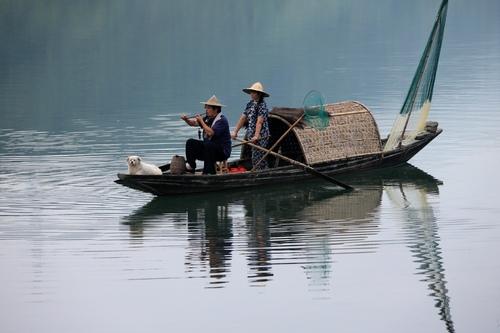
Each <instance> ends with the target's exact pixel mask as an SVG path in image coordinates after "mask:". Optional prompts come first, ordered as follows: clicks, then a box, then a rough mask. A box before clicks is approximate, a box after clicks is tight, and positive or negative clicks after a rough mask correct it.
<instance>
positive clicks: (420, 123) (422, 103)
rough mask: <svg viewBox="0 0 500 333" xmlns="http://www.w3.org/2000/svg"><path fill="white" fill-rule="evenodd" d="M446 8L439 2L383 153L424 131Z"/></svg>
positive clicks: (445, 0) (444, 0) (443, 3)
mask: <svg viewBox="0 0 500 333" xmlns="http://www.w3.org/2000/svg"><path fill="white" fill-rule="evenodd" d="M447 9H448V0H443V2H442V3H441V6H440V8H439V12H438V15H437V18H436V21H435V23H434V26H433V28H432V32H431V34H430V36H429V39H428V41H427V45H426V46H425V50H424V53H423V55H422V58H421V59H420V63H419V65H418V67H417V71H416V73H415V76H414V77H413V81H412V83H411V86H410V90H409V91H408V95H407V96H406V99H405V102H404V104H403V107H402V108H401V111H400V112H399V115H398V117H397V119H396V121H395V122H394V125H393V127H392V129H391V133H390V135H389V138H388V140H387V143H386V144H385V147H384V151H389V150H393V149H395V148H396V147H398V146H399V145H400V144H409V143H411V142H413V141H414V140H415V137H416V136H417V134H418V133H420V132H422V131H423V130H424V129H425V124H426V121H427V117H428V115H429V110H430V107H431V101H432V91H433V89H434V81H435V79H436V71H437V67H438V62H439V54H440V53H441V43H442V41H443V33H444V26H445V23H446V12H447Z"/></svg>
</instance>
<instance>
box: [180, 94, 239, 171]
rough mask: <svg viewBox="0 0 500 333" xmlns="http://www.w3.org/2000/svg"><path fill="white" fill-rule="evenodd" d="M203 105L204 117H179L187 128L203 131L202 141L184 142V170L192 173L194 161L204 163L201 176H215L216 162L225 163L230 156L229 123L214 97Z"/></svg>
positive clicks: (194, 166) (220, 105) (190, 140)
mask: <svg viewBox="0 0 500 333" xmlns="http://www.w3.org/2000/svg"><path fill="white" fill-rule="evenodd" d="M201 104H204V105H205V112H206V114H205V116H204V117H202V116H201V115H197V116H196V117H193V118H189V117H187V116H186V115H183V116H181V119H182V120H184V121H185V122H186V123H187V124H188V125H189V126H199V127H200V129H201V130H203V140H195V139H189V140H187V141H186V161H187V163H186V169H187V171H188V172H191V173H194V170H195V169H196V160H201V161H204V166H203V174H215V163H216V161H225V160H227V159H228V158H229V156H230V155H231V134H230V132H229V123H228V121H227V118H226V117H225V116H224V115H223V114H222V107H223V106H224V105H222V104H220V103H219V100H218V99H217V97H216V96H215V95H213V96H212V97H210V98H209V99H208V101H206V102H201Z"/></svg>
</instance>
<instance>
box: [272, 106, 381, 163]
mask: <svg viewBox="0 0 500 333" xmlns="http://www.w3.org/2000/svg"><path fill="white" fill-rule="evenodd" d="M325 110H326V112H328V114H329V125H328V127H327V128H325V129H317V128H315V127H311V126H309V125H308V124H307V123H305V122H301V123H300V124H299V126H296V127H294V128H293V129H292V132H291V133H290V134H288V135H287V138H286V139H285V140H283V143H282V145H281V151H282V154H284V155H286V156H289V157H291V158H295V159H297V160H302V161H303V162H305V163H307V164H309V165H314V164H319V163H324V162H330V161H334V160H339V159H344V158H349V157H356V156H364V155H371V154H379V153H381V151H382V147H381V141H380V134H379V131H378V127H377V124H376V122H375V119H374V118H373V115H372V114H371V112H370V111H369V110H368V108H366V107H365V106H364V105H363V104H361V103H359V102H354V101H347V102H340V103H333V104H327V105H325ZM303 113H304V110H303V109H293V108H273V110H272V111H271V112H270V116H269V118H270V126H271V132H272V136H273V140H276V139H277V138H278V137H280V136H281V135H280V133H284V131H285V130H286V129H288V128H289V127H290V126H291V124H292V123H293V122H294V121H295V120H297V119H298V118H299V117H300V116H302V114H303Z"/></svg>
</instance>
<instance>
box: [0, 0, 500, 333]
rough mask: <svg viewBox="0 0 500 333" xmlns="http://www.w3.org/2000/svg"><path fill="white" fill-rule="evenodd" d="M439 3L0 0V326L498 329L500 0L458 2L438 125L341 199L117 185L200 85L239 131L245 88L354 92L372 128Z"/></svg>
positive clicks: (156, 153) (168, 139) (409, 71)
mask: <svg viewBox="0 0 500 333" xmlns="http://www.w3.org/2000/svg"><path fill="white" fill-rule="evenodd" d="M438 7H439V1H437V0H422V1H399V2H397V3H395V2H394V1H390V0H381V1H377V2H373V1H367V0H359V1H308V2H303V1H286V2H275V1H268V2H266V1H257V2H243V1H215V2H210V3H203V2H200V1H185V2H182V3H181V2H170V1H148V2H137V1H131V0H130V1H129V0H126V1H106V2H93V1H91V2H66V1H58V0H55V1H49V2H45V3H43V2H33V1H27V0H26V1H25V0H16V1H13V0H4V1H0V41H1V42H2V45H3V47H2V48H1V49H0V157H1V163H0V193H1V195H0V269H1V271H0V331H1V332H16V333H17V332H139V331H142V332H165V331H172V332H199V331H202V330H203V331H208V332H221V331H222V332H226V331H238V332H270V331H273V332H304V331H315V332H327V331H328V332H332V331H340V332H403V331H404V332H472V331H474V332H499V331H500V284H499V282H498V281H500V261H499V260H498V259H497V256H498V253H499V251H500V227H499V222H498V216H499V214H500V206H499V205H498V195H497V189H498V188H499V187H500V180H499V177H498V172H497V165H498V162H500V158H499V157H500V136H499V128H500V97H499V96H500V94H499V93H498V92H499V91H500V23H499V22H500V21H499V20H498V17H497V16H498V15H497V13H499V12H500V2H498V1H496V0H479V1H475V2H470V1H466V0H456V1H451V0H450V6H449V10H448V19H447V26H446V30H445V39H444V42H443V49H442V53H441V62H440V66H439V70H438V74H437V80H436V86H435V90H434V100H433V107H432V111H431V117H430V118H431V119H432V120H435V121H438V122H439V123H440V127H442V128H443V129H444V132H443V134H442V135H441V136H440V137H438V138H437V139H436V140H435V141H434V142H432V144H430V145H429V146H428V147H426V148H425V149H424V150H423V151H422V152H420V153H419V154H418V155H417V156H416V157H415V158H414V159H412V160H411V164H407V165H404V166H401V167H398V168H392V169H387V170H378V171H373V172H366V173H363V174H357V175H351V176H345V177H344V178H342V181H344V182H346V183H349V184H352V185H353V186H355V187H356V189H357V191H355V192H353V193H349V194H344V193H341V192H340V191H339V190H338V188H335V187H332V186H330V185H329V184H326V183H323V182H321V181H312V182H308V183H303V184H290V185H289V186H280V187H268V188H260V189H258V190H254V191H243V190H242V191H235V192H229V193H217V194H210V195H196V196H188V197H173V198H155V197H152V196H150V195H147V194H144V193H140V192H136V191H132V190H130V189H127V188H125V187H121V186H119V185H116V184H114V183H113V180H115V178H116V173H117V172H121V171H124V170H126V163H125V158H126V156H127V155H131V154H139V155H141V156H142V157H143V158H144V159H145V160H146V161H149V162H151V163H156V164H162V163H164V162H167V161H169V160H170V158H171V156H172V155H174V154H178V153H179V154H183V150H184V142H185V140H186V139H187V138H190V137H196V135H197V134H196V131H194V130H192V129H189V128H188V129H187V128H186V127H185V126H184V125H183V122H182V121H180V120H179V115H181V114H182V113H183V112H186V113H193V112H197V111H199V110H200V104H199V102H200V101H202V100H206V99H207V98H208V97H209V96H210V95H212V94H213V93H216V94H217V95H218V97H220V99H221V101H222V102H223V103H224V104H227V105H228V107H227V108H226V110H225V112H226V114H227V115H228V118H229V120H230V122H231V124H232V125H234V124H235V122H236V120H237V119H238V115H239V113H240V112H241V108H242V106H243V105H244V103H245V102H246V100H247V98H248V96H247V95H245V94H243V93H242V92H241V89H242V88H244V87H247V86H248V85H249V84H251V83H252V82H254V81H257V80H260V81H262V82H263V83H264V85H265V87H266V90H268V91H269V92H270V93H271V97H270V98H269V99H268V104H269V105H270V106H300V105H301V102H302V99H303V97H304V95H305V94H306V93H307V91H309V90H310V89H318V90H320V91H322V92H323V94H324V95H325V96H326V99H327V101H328V102H333V101H340V100H359V101H361V102H363V103H364V104H365V105H367V106H368V107H369V108H370V109H371V110H372V112H373V114H374V117H375V119H376V120H377V122H378V125H379V129H380V131H381V133H382V135H383V136H385V135H386V134H387V133H388V132H389V129H390V127H391V126H392V122H393V120H394V119H395V116H396V114H397V112H398V111H399V108H400V107H401V105H402V103H403V100H404V97H405V94H406V92H407V89H408V87H409V84H410V81H411V78H412V76H413V73H414V71H415V69H416V67H417V63H418V60H419V57H420V55H421V53H422V51H423V48H424V45H425V42H426V39H427V36H428V34H429V32H430V29H431V26H432V23H433V20H434V18H435V15H436V12H437V9H438ZM214 18H215V19H214ZM233 156H234V157H236V156H238V152H237V151H235V152H234V153H233Z"/></svg>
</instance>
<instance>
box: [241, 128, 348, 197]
mask: <svg viewBox="0 0 500 333" xmlns="http://www.w3.org/2000/svg"><path fill="white" fill-rule="evenodd" d="M235 140H237V141H239V142H241V143H243V144H246V145H249V146H250V147H252V148H255V149H259V150H262V151H265V152H269V154H271V155H273V156H276V157H279V158H281V159H282V160H285V161H287V162H288V163H290V164H293V165H295V166H298V167H300V168H302V169H304V170H305V171H307V172H309V173H310V174H312V175H314V176H317V177H320V178H323V179H325V180H327V181H329V182H330V183H334V184H335V185H338V186H340V187H343V188H345V189H346V190H350V191H351V190H354V188H353V187H351V186H349V185H347V184H344V183H342V182H339V181H338V180H336V179H333V178H332V177H330V176H328V175H325V174H324V173H321V172H319V171H318V170H316V169H314V168H312V167H310V166H309V165H306V164H304V163H301V162H299V161H296V160H294V159H291V158H289V157H286V156H283V155H281V154H278V153H276V152H274V151H271V150H269V149H266V148H263V147H261V146H258V145H256V144H253V143H252V142H250V141H245V140H241V139H238V138H235Z"/></svg>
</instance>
